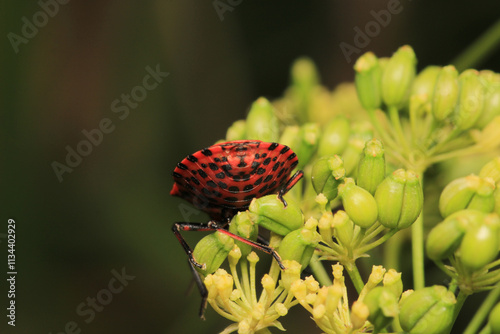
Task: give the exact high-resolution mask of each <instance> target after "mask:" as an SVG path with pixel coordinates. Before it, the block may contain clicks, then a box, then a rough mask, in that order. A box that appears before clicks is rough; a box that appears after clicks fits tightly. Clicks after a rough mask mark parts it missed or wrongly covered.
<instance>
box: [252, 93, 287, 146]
mask: <svg viewBox="0 0 500 334" xmlns="http://www.w3.org/2000/svg"><path fill="white" fill-rule="evenodd" d="M246 137H247V138H248V139H258V140H262V141H265V142H276V141H278V138H279V124H278V118H276V115H275V113H274V109H273V106H272V104H271V103H270V102H269V101H268V100H267V99H266V98H264V97H260V98H258V99H257V101H255V102H254V103H253V104H252V107H251V108H250V112H249V113H248V116H247V119H246Z"/></svg>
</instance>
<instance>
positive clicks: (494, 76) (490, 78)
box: [479, 70, 500, 83]
mask: <svg viewBox="0 0 500 334" xmlns="http://www.w3.org/2000/svg"><path fill="white" fill-rule="evenodd" d="M479 76H480V77H481V78H482V79H484V80H486V81H487V82H491V83H500V74H499V73H495V72H493V71H490V70H481V71H479Z"/></svg>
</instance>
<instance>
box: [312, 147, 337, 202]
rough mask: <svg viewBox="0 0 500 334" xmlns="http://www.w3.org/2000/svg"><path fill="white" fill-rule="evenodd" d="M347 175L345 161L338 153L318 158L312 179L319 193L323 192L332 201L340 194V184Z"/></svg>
mask: <svg viewBox="0 0 500 334" xmlns="http://www.w3.org/2000/svg"><path fill="white" fill-rule="evenodd" d="M344 176H345V169H344V162H343V161H342V158H340V157H339V156H338V155H336V156H333V157H323V158H320V159H319V160H317V161H316V162H315V163H314V165H313V167H312V173H311V181H312V184H313V187H314V190H315V191H316V193H317V194H320V193H322V194H323V195H325V197H326V198H327V199H328V200H329V201H331V200H333V199H335V198H336V197H337V195H338V186H339V184H340V182H341V181H342V179H343V178H344Z"/></svg>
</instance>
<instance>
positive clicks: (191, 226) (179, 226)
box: [172, 222, 214, 269]
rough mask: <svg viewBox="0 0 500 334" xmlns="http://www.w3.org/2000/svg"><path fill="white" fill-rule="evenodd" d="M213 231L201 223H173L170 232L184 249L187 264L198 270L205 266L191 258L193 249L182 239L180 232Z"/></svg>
mask: <svg viewBox="0 0 500 334" xmlns="http://www.w3.org/2000/svg"><path fill="white" fill-rule="evenodd" d="M181 230H182V231H213V230H214V229H213V228H210V226H209V224H202V223H184V222H180V223H175V224H174V225H173V226H172V232H174V235H175V237H176V238H177V240H179V243H180V244H181V246H182V248H184V251H185V252H186V254H187V256H188V257H189V262H190V263H191V264H193V265H194V266H195V267H198V268H200V269H204V267H205V265H204V264H200V263H198V262H197V261H196V260H195V258H194V257H193V249H192V248H191V247H190V246H189V245H188V244H187V242H186V240H185V239H184V237H183V236H182V235H181V233H180V231H181Z"/></svg>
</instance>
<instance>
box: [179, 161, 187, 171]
mask: <svg viewBox="0 0 500 334" xmlns="http://www.w3.org/2000/svg"><path fill="white" fill-rule="evenodd" d="M177 167H179V168H180V169H183V170H186V169H188V167H187V166H186V165H184V164H183V163H182V162H179V163H178V164H177Z"/></svg>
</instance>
